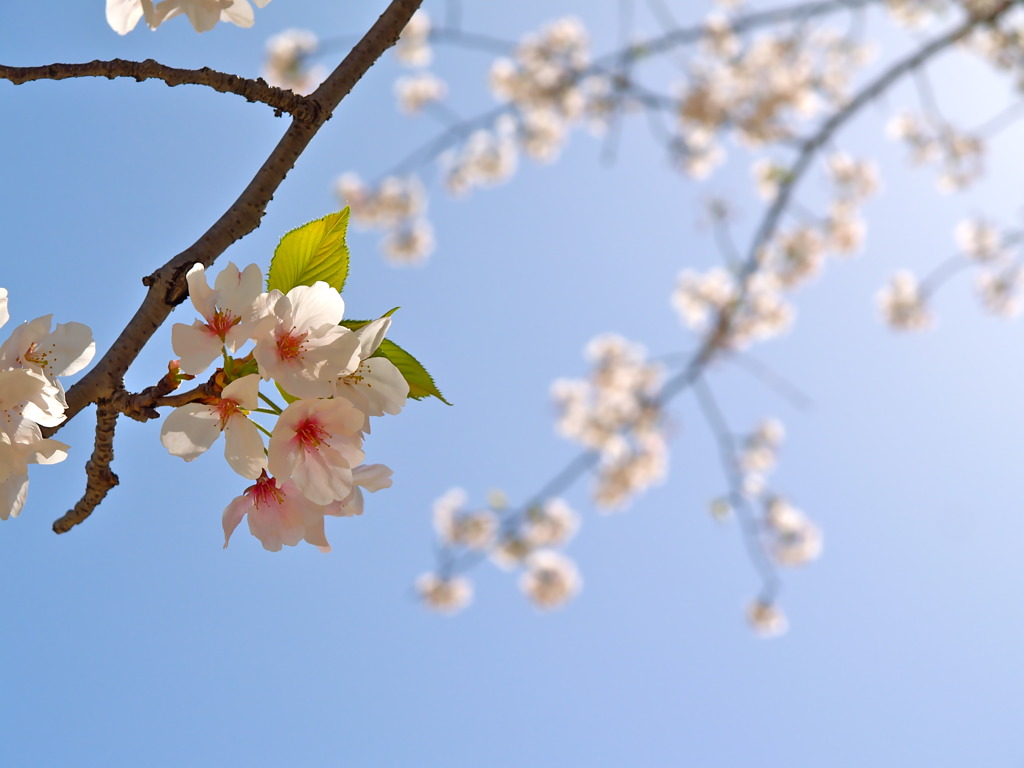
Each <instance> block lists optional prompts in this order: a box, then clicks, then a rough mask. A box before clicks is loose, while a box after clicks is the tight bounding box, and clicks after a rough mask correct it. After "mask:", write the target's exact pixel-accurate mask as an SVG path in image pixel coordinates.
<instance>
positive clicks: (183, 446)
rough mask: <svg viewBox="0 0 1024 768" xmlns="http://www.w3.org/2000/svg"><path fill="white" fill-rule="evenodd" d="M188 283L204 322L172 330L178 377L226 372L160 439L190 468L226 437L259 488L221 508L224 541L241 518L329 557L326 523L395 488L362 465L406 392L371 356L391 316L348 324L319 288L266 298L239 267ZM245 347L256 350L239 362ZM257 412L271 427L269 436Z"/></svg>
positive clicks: (335, 297)
mask: <svg viewBox="0 0 1024 768" xmlns="http://www.w3.org/2000/svg"><path fill="white" fill-rule="evenodd" d="M187 279H188V287H189V295H190V297H191V299H192V304H193V306H194V307H195V308H196V310H197V311H198V312H199V314H200V316H201V319H199V320H196V321H195V322H194V323H193V324H192V325H185V324H182V323H177V324H175V325H174V327H173V329H172V335H171V340H172V344H173V347H174V351H175V354H177V355H178V356H179V358H180V361H179V366H180V370H181V372H182V374H184V376H185V377H191V376H195V375H198V374H201V373H202V372H203V371H205V370H206V369H207V368H208V367H209V366H210V364H211V363H213V362H214V360H216V359H218V358H222V357H223V360H224V367H223V368H222V369H220V370H218V371H217V373H216V374H215V376H214V378H213V379H212V380H211V381H212V382H214V383H215V384H216V386H217V388H219V390H220V391H219V392H218V393H217V394H214V395H204V396H202V397H201V398H200V399H198V400H197V401H196V402H190V403H188V404H186V405H183V406H181V407H178V408H176V409H175V410H174V411H172V412H171V413H170V414H168V416H167V418H166V419H165V420H164V424H163V427H162V429H161V432H160V439H161V441H162V442H163V444H164V446H165V447H166V448H167V449H168V451H170V453H171V454H173V455H175V456H180V457H181V458H183V459H184V460H185V461H192V460H193V459H195V458H197V457H198V456H200V455H201V454H203V453H204V452H205V451H207V450H208V449H209V448H210V447H211V446H212V445H213V443H214V442H215V441H216V440H217V438H218V437H219V436H220V434H221V433H222V432H223V433H224V443H225V445H224V455H225V458H226V459H227V462H228V464H229V465H230V466H231V468H232V469H233V470H234V471H235V472H237V473H238V474H240V475H242V477H245V478H248V479H249V480H253V481H255V483H254V484H253V485H251V486H250V487H249V488H247V489H246V490H245V492H244V493H243V494H242V495H241V496H239V497H238V498H236V499H235V500H234V501H232V502H231V503H230V504H229V505H228V506H227V508H226V509H225V510H224V520H223V524H224V545H225V546H227V541H228V539H229V538H230V537H231V534H232V532H233V531H234V530H235V528H236V527H237V526H238V525H239V523H240V522H241V520H242V518H243V517H247V518H248V523H249V530H250V531H251V532H252V534H253V535H254V536H256V538H258V539H259V540H260V541H261V542H262V544H263V546H264V547H265V548H266V549H268V550H271V551H277V550H280V549H281V547H282V545H288V546H294V545H296V544H298V543H299V541H302V540H303V539H304V540H306V541H307V542H309V543H310V544H314V545H315V546H317V547H320V548H321V549H324V550H327V549H328V548H329V547H328V543H327V539H326V538H325V535H324V516H325V515H333V516H351V515H359V514H362V511H363V493H362V492H363V490H367V491H371V492H373V491H377V490H380V489H381V488H387V487H390V485H391V470H390V469H388V468H387V467H385V466H383V465H380V464H364V463H363V459H364V457H365V454H364V452H363V436H364V434H365V433H368V432H369V431H370V422H369V419H370V417H371V416H382V415H384V414H385V413H391V414H394V413H398V412H399V411H400V410H401V409H402V407H403V406H404V404H405V401H406V398H407V397H408V394H409V385H408V383H407V382H406V380H405V378H404V377H403V376H402V374H401V372H399V370H398V369H397V368H396V367H395V366H394V364H392V363H391V362H390V361H389V360H387V359H385V358H383V357H379V356H376V357H375V356H373V354H374V352H375V351H376V350H377V348H378V347H379V346H380V344H381V342H382V341H383V339H384V335H385V333H386V332H387V330H388V327H389V325H390V323H391V320H390V318H389V317H386V316H385V317H382V318H380V319H378V320H374V321H372V322H369V323H365V324H363V325H361V326H359V327H356V328H355V329H354V330H352V329H349V328H346V327H345V326H343V325H342V324H341V323H342V319H343V315H344V310H345V304H344V300H343V299H342V298H341V296H340V295H339V293H338V291H337V290H335V289H334V288H332V287H331V286H329V285H328V284H327V283H325V282H316V283H314V284H313V285H309V286H307V285H300V286H297V287H294V288H292V289H291V290H289V291H288V292H287V293H286V294H285V293H281V291H279V290H272V291H269V292H263V291H262V285H263V277H262V275H261V274H260V270H259V268H258V267H257V266H256V265H255V264H253V265H250V266H248V267H246V268H245V270H242V271H239V270H238V268H237V267H236V266H235V265H234V264H228V265H227V266H226V267H225V268H224V270H223V271H221V273H220V274H219V275H218V276H217V279H216V282H215V283H214V286H213V287H212V288H211V287H210V286H209V285H208V283H207V279H206V273H205V270H204V268H203V266H202V265H201V264H196V265H195V266H194V267H193V268H192V269H191V270H190V271H189V273H188V278H187ZM249 342H254V346H253V348H252V350H251V351H250V352H249V353H248V354H247V355H245V356H244V357H242V356H240V355H239V350H240V349H241V348H242V347H244V346H246V345H247V344H248V343H249ZM270 380H273V381H275V382H276V384H277V388H278V390H279V391H280V392H282V394H284V393H287V394H285V399H286V400H287V401H288V404H287V406H286V407H285V408H283V409H282V408H281V407H280V406H279V405H277V404H276V403H275V402H274V401H273V400H272V399H271V398H269V397H267V396H265V395H263V394H262V393H260V391H259V386H260V383H261V381H270ZM261 400H262V401H263V403H264V404H265V406H266V407H261V403H260V401H261ZM253 413H262V414H266V415H267V416H269V417H273V418H276V419H277V421H276V423H275V425H274V426H273V428H272V429H267V428H266V427H263V426H262V425H259V424H258V423H257V422H255V421H254V420H253V418H252V415H253ZM261 432H263V433H265V434H267V435H268V436H269V438H270V439H269V445H265V444H264V441H263V437H262V436H261Z"/></svg>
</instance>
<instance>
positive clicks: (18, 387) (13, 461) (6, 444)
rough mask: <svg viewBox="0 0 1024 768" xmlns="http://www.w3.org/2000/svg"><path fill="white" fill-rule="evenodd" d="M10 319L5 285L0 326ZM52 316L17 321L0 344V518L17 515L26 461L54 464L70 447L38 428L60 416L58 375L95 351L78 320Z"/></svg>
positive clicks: (23, 495) (61, 393)
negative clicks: (58, 320) (56, 320)
mask: <svg viewBox="0 0 1024 768" xmlns="http://www.w3.org/2000/svg"><path fill="white" fill-rule="evenodd" d="M9 319H10V314H9V313H8V311H7V290H6V289H4V288H0V326H3V325H6V324H7V321H8V320H9ZM52 326H53V315H44V316H43V317H37V318H36V319H35V320H32V321H31V322H27V323H22V324H21V325H19V326H18V327H17V328H15V329H14V330H13V331H11V335H10V336H9V337H8V338H7V340H6V341H5V342H4V343H3V344H2V345H0V520H7V519H9V518H11V517H17V516H18V514H19V513H20V512H21V510H22V507H24V506H25V498H26V496H27V494H28V465H29V464H56V463H57V462H60V461H63V460H64V459H66V458H67V455H68V454H67V452H68V450H69V449H70V446H68V445H66V444H65V443H62V442H60V441H58V440H54V439H52V438H44V437H43V435H42V430H41V427H56V426H57V425H58V424H60V423H62V422H63V421H64V418H65V417H64V412H65V410H66V409H67V400H66V399H65V397H64V386H63V385H62V384H61V382H60V378H61V377H64V376H71V375H72V374H75V373H78V372H79V371H80V370H82V369H83V368H84V367H85V366H87V365H88V364H89V363H90V362H91V361H92V358H93V355H95V353H96V343H95V342H94V341H93V339H92V331H91V330H90V329H89V327H88V326H86V325H83V324H82V323H58V324H57V327H56V328H53V327H52Z"/></svg>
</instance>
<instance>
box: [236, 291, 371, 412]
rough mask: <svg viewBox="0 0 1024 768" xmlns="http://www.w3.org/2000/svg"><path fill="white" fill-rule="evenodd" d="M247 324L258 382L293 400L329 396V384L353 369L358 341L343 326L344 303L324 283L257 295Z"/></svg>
mask: <svg viewBox="0 0 1024 768" xmlns="http://www.w3.org/2000/svg"><path fill="white" fill-rule="evenodd" d="M257 312H258V314H260V315H263V317H262V318H261V319H260V320H259V321H258V322H256V323H255V324H254V325H253V328H252V330H251V335H252V338H254V339H255V340H256V348H255V350H254V351H253V355H254V356H255V358H256V362H257V363H258V364H259V367H260V373H261V374H262V375H263V378H264V379H267V380H269V379H276V380H277V383H278V384H280V385H281V386H282V387H284V389H285V390H287V391H288V392H289V393H291V394H292V395H295V396H296V397H330V395H331V394H332V391H333V387H334V380H335V379H336V378H337V377H338V376H346V375H348V374H350V373H352V372H354V371H355V370H356V368H357V367H358V366H359V362H360V359H359V345H360V341H359V337H358V336H357V335H356V334H355V333H353V332H352V331H350V330H348V329H347V328H343V327H341V326H340V325H338V323H340V322H341V319H342V317H343V316H344V314H345V301H344V300H343V299H342V298H341V295H340V294H339V293H338V292H337V291H336V290H334V289H333V288H331V286H329V285H328V284H327V283H325V282H322V281H318V282H316V283H314V284H313V285H311V286H309V285H300V286H296V287H295V288H292V289H291V290H290V291H288V293H287V295H286V294H282V293H281V292H280V291H278V290H273V291H271V292H270V293H268V294H263V296H262V297H261V298H260V300H259V301H258V302H257Z"/></svg>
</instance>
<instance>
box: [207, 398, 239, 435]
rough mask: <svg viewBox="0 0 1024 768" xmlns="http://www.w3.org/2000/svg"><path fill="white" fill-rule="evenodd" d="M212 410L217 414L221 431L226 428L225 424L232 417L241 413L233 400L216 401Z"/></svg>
mask: <svg viewBox="0 0 1024 768" xmlns="http://www.w3.org/2000/svg"><path fill="white" fill-rule="evenodd" d="M213 408H214V410H215V411H216V412H217V417H218V418H219V419H220V428H221V429H224V427H226V426H227V423H228V421H229V420H230V419H231V417H232V416H234V415H235V414H236V413H239V412H240V411H241V409H240V408H239V407H238V402H237V401H235V400H218V401H217V403H216V405H214V406H213Z"/></svg>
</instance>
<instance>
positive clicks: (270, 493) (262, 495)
mask: <svg viewBox="0 0 1024 768" xmlns="http://www.w3.org/2000/svg"><path fill="white" fill-rule="evenodd" d="M249 490H250V491H252V503H253V506H255V507H256V508H257V509H259V508H260V507H261V506H263V505H264V504H271V505H277V504H281V503H282V502H283V501H284V493H282V491H281V489H280V488H278V487H277V481H276V480H275V479H274V478H272V477H269V476H268V475H267V473H266V472H265V471H264V473H263V474H262V475H261V476H260V478H259V480H257V481H256V485H254V486H252V487H251V488H250V489H249Z"/></svg>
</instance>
